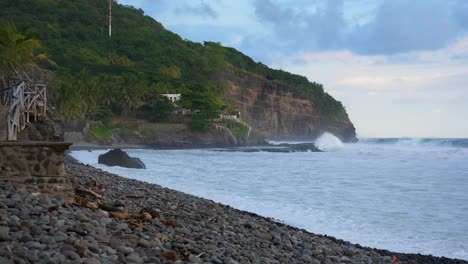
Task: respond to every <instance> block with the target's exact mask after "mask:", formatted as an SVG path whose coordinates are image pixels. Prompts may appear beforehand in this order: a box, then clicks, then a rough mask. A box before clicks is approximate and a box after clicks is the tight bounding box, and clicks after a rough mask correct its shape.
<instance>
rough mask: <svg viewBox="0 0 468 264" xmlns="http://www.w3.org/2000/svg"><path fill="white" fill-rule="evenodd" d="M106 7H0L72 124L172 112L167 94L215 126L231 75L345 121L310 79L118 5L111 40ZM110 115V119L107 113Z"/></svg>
mask: <svg viewBox="0 0 468 264" xmlns="http://www.w3.org/2000/svg"><path fill="white" fill-rule="evenodd" d="M107 2H108V1H107V0H74V1H68V0H15V1H11V0H0V18H1V20H4V21H8V22H11V23H14V24H15V25H16V26H17V27H18V28H19V29H21V30H23V32H27V34H28V35H30V36H35V37H36V38H37V39H39V40H40V41H41V43H42V47H40V48H36V50H35V54H34V55H35V56H36V63H37V64H38V65H39V66H41V67H43V68H47V69H50V70H53V71H55V72H56V74H57V76H58V77H59V81H58V86H57V89H56V91H57V94H56V99H57V101H58V103H59V109H60V110H61V112H62V113H63V114H64V116H65V117H66V118H68V119H77V118H83V117H87V118H90V119H96V118H100V117H103V116H108V115H109V114H112V113H114V114H118V115H120V117H122V118H123V119H125V118H126V117H127V116H129V115H130V116H131V115H134V114H135V112H136V111H137V109H139V108H140V107H146V108H147V109H153V111H154V112H155V113H156V112H157V113H159V116H155V117H154V118H153V121H162V120H164V119H165V117H164V116H161V114H160V113H168V112H169V108H170V106H169V105H170V104H168V103H167V101H166V100H165V99H164V98H162V97H161V94H162V93H182V94H183V98H184V99H183V102H182V105H183V106H187V107H192V108H198V109H199V110H202V115H201V116H205V117H206V118H210V117H212V116H214V115H216V111H218V110H219V109H220V107H221V104H219V99H220V98H222V97H223V94H224V92H225V89H226V84H225V83H224V82H223V81H222V78H219V76H220V73H221V72H222V71H223V70H224V69H226V68H227V67H229V68H231V69H234V70H235V71H240V72H244V73H245V72H248V73H249V74H255V75H257V76H260V77H262V78H265V79H268V80H274V81H278V82H281V83H284V84H287V85H288V87H290V92H292V93H293V94H294V95H295V96H301V97H304V96H305V97H308V98H310V99H312V100H313V101H314V104H315V106H316V108H317V110H318V111H321V112H322V113H323V114H326V115H330V116H332V115H333V116H339V115H343V114H344V113H345V112H344V108H343V106H342V105H341V103H340V102H338V101H336V100H335V99H333V98H332V97H331V96H329V95H328V94H327V93H325V92H324V91H323V87H322V85H320V84H317V83H313V82H309V81H308V80H307V78H305V77H303V76H299V75H294V74H290V73H287V72H285V71H282V70H273V69H270V68H268V67H267V66H265V65H264V64H262V63H257V62H254V61H253V60H252V59H251V58H249V57H247V56H245V55H244V54H242V53H240V52H239V51H237V50H235V49H233V48H225V47H223V46H221V45H220V44H218V43H214V42H205V43H203V44H201V43H194V42H191V41H187V40H183V39H181V38H180V37H179V36H178V35H176V34H174V33H172V32H170V31H168V30H165V29H164V27H163V26H162V25H161V24H160V23H158V22H157V21H155V20H154V19H153V18H151V17H149V16H145V15H144V12H143V11H142V10H141V9H135V8H133V7H128V6H123V5H117V4H116V5H114V8H113V32H112V37H109V36H108V34H107V8H108V5H107ZM109 112H111V113H109Z"/></svg>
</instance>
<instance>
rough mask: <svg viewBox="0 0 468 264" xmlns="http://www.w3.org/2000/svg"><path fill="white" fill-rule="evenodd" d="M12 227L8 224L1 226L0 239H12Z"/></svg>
mask: <svg viewBox="0 0 468 264" xmlns="http://www.w3.org/2000/svg"><path fill="white" fill-rule="evenodd" d="M9 232H10V228H9V227H7V226H0V241H8V240H10V234H9Z"/></svg>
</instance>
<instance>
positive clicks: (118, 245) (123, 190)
mask: <svg viewBox="0 0 468 264" xmlns="http://www.w3.org/2000/svg"><path fill="white" fill-rule="evenodd" d="M66 166H67V172H68V173H69V175H72V177H73V181H74V184H75V185H79V186H81V187H83V186H85V184H86V183H88V182H96V183H98V184H101V183H102V184H105V185H106V191H105V193H103V198H102V201H105V202H106V203H107V204H110V205H111V204H113V206H115V207H117V209H116V210H120V211H121V212H124V213H126V212H129V213H138V212H140V211H141V210H142V209H144V210H143V211H144V212H145V213H143V214H140V219H135V220H133V221H130V220H126V219H118V218H115V217H113V216H111V215H110V214H109V212H107V211H105V210H104V208H101V209H88V208H83V207H79V206H75V205H73V206H72V205H71V203H70V202H69V201H65V200H62V199H58V197H53V198H49V197H47V196H45V195H42V194H39V195H37V196H35V195H33V194H31V193H28V192H26V191H23V190H16V189H12V188H10V187H5V186H2V185H0V264H3V263H13V262H12V261H11V260H10V257H12V259H14V263H17V264H23V263H64V264H66V263H73V264H74V263H83V264H98V263H188V262H189V263H215V264H216V263H226V264H244V263H311V264H319V263H326V264H347V263H365V264H371V263H391V261H392V258H393V255H392V254H394V253H389V252H388V251H380V250H375V249H370V248H364V247H360V246H356V245H352V244H350V243H348V242H345V241H342V240H339V239H335V238H333V237H328V236H319V235H314V234H311V233H308V232H306V231H304V230H299V229H297V228H293V227H290V226H287V225H285V224H282V223H277V222H274V221H273V220H271V219H267V218H263V217H261V216H257V215H255V214H251V213H247V212H242V211H239V210H236V209H233V208H231V207H228V206H224V205H222V204H218V203H214V202H212V201H209V200H204V199H201V198H197V197H194V196H190V195H186V194H183V193H180V192H176V191H172V190H170V189H166V188H162V187H160V186H158V185H154V184H147V183H142V182H139V181H136V180H129V179H125V178H122V177H118V176H115V175H112V174H108V173H105V172H103V171H101V170H97V169H94V168H92V167H90V166H83V165H77V164H71V163H68V164H67V165H66ZM129 194H131V195H132V196H135V197H140V196H141V197H144V199H140V198H136V199H135V198H131V199H130V198H125V197H126V196H127V195H129ZM55 205H59V206H60V207H59V210H58V211H53V212H48V210H47V209H48V208H50V207H51V206H55ZM6 245H8V248H7V247H6ZM395 255H398V256H399V257H401V262H400V263H401V264H412V263H444V264H445V263H447V264H455V263H457V264H468V262H466V261H458V260H452V259H440V258H437V257H433V256H425V255H418V254H413V255H411V254H408V255H407V254H400V253H395Z"/></svg>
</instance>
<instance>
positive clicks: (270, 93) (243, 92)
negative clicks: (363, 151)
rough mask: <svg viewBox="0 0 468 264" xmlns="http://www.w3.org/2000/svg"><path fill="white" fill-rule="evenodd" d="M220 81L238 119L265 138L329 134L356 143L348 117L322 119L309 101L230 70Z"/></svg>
mask: <svg viewBox="0 0 468 264" xmlns="http://www.w3.org/2000/svg"><path fill="white" fill-rule="evenodd" d="M223 79H225V80H226V81H227V84H228V91H227V92H228V94H229V96H230V98H231V99H232V100H234V101H235V102H236V104H237V105H238V106H239V108H240V110H241V113H242V118H243V119H244V120H245V121H246V122H248V123H249V124H250V125H251V126H252V127H253V129H254V130H256V131H257V132H259V133H262V134H263V135H265V136H266V137H267V138H269V139H315V138H316V137H318V136H320V135H321V134H322V133H324V132H330V133H332V134H334V135H336V136H337V137H339V138H340V139H341V140H342V141H345V142H355V141H356V140H357V139H356V132H355V128H354V125H353V124H352V123H351V121H350V120H349V118H348V116H346V117H343V118H330V117H327V116H323V115H321V114H320V113H319V112H318V111H317V109H315V108H314V104H313V101H312V100H310V99H306V98H297V97H294V95H293V94H292V93H291V92H288V91H289V90H290V88H289V87H287V86H286V85H284V84H281V83H278V82H275V81H269V80H265V79H262V78H261V77H257V76H254V75H251V74H247V73H244V74H239V73H234V72H233V71H226V72H224V73H223Z"/></svg>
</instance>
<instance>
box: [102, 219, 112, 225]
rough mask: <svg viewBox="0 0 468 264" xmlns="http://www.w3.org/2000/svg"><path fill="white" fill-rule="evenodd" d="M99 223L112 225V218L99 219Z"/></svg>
mask: <svg viewBox="0 0 468 264" xmlns="http://www.w3.org/2000/svg"><path fill="white" fill-rule="evenodd" d="M99 222H100V223H101V224H104V225H108V224H110V223H112V218H101V219H99Z"/></svg>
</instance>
